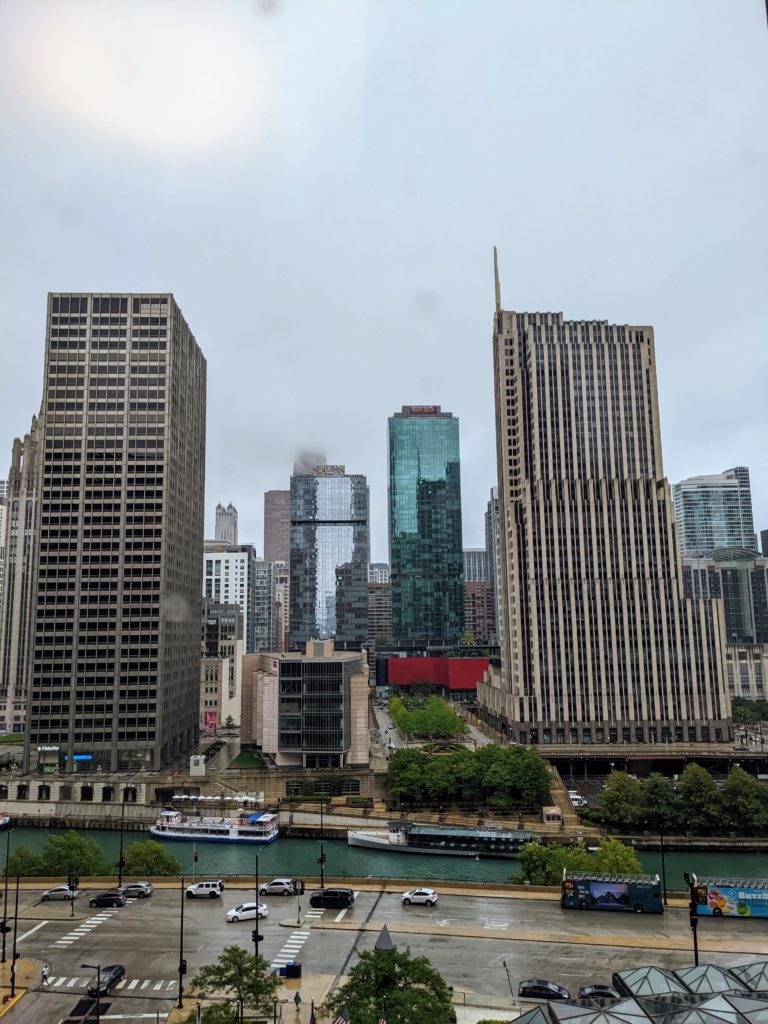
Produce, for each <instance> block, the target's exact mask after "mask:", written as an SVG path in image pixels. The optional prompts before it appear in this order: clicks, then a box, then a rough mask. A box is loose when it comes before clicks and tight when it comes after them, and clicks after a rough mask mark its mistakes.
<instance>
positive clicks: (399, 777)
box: [387, 744, 549, 813]
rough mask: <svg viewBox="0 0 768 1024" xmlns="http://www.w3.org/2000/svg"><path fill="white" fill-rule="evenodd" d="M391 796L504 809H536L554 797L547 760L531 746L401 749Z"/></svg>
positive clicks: (392, 766) (392, 768) (391, 774)
mask: <svg viewBox="0 0 768 1024" xmlns="http://www.w3.org/2000/svg"><path fill="white" fill-rule="evenodd" d="M387 789H388V791H389V793H390V795H391V796H393V797H396V798H397V799H398V800H400V801H402V802H404V803H406V804H413V805H424V804H431V805H433V806H434V805H440V804H446V805H447V804H450V803H453V802H454V801H455V800H459V801H461V802H462V803H469V804H475V805H476V806H478V807H488V808H490V809H492V810H494V811H497V812H499V813H508V812H511V811H520V810H523V809H526V810H534V809H536V808H538V807H540V806H541V805H542V804H543V803H546V801H547V800H548V799H549V773H548V771H547V765H546V762H545V761H544V760H543V759H542V758H541V757H540V756H539V755H538V753H537V752H536V751H535V750H533V749H532V748H530V747H522V746H516V747H509V748H502V747H496V746H494V745H493V744H488V746H485V747H481V748H480V749H479V750H477V751H471V750H466V749H462V750H457V751H455V752H454V753H451V754H447V755H440V756H430V755H429V754H426V753H424V751H422V750H398V751H397V752H396V753H395V755H394V756H393V758H392V760H391V761H390V763H389V769H388V772H387Z"/></svg>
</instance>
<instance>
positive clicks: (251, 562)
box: [203, 540, 260, 654]
mask: <svg viewBox="0 0 768 1024" xmlns="http://www.w3.org/2000/svg"><path fill="white" fill-rule="evenodd" d="M259 561H260V559H259V557H258V555H257V554H256V548H255V547H254V546H253V545H252V544H229V543H227V542H226V541H216V540H207V541H205V545H204V553H203V597H207V598H210V599H211V600H213V601H218V602H220V603H222V604H236V605H238V606H239V608H240V610H241V612H242V613H243V631H244V632H243V636H244V639H245V650H246V653H247V654H252V653H253V652H254V651H255V650H256V607H255V603H256V592H257V579H256V577H257V571H258V570H257V565H258V563H259Z"/></svg>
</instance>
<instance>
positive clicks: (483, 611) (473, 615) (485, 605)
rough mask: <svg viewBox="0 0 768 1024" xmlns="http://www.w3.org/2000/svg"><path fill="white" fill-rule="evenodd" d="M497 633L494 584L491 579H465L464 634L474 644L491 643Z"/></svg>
mask: <svg viewBox="0 0 768 1024" xmlns="http://www.w3.org/2000/svg"><path fill="white" fill-rule="evenodd" d="M495 633H496V623H495V618H494V608H493V584H492V583H491V581H490V580H465V581H464V635H465V636H467V637H468V639H469V642H470V643H473V644H491V643H493V638H494V636H495Z"/></svg>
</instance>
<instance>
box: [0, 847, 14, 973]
mask: <svg viewBox="0 0 768 1024" xmlns="http://www.w3.org/2000/svg"><path fill="white" fill-rule="evenodd" d="M11 832H13V829H12V828H9V829H8V831H7V832H6V834H5V882H4V883H3V955H2V958H1V959H0V963H3V964H4V963H5V960H6V956H5V936H6V933H7V931H8V861H9V859H10V855H11Z"/></svg>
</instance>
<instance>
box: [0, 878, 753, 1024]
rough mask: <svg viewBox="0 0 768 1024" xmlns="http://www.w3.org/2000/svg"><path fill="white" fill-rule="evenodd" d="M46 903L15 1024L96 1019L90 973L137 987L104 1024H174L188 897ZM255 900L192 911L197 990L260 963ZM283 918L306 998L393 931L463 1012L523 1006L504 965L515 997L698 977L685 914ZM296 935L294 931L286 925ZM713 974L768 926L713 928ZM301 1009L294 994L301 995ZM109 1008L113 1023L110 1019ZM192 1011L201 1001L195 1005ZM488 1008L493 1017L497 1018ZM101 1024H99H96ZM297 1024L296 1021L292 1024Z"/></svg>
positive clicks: (267, 925)
mask: <svg viewBox="0 0 768 1024" xmlns="http://www.w3.org/2000/svg"><path fill="white" fill-rule="evenodd" d="M36 898H37V894H36V893H32V892H28V893H23V894H22V905H21V910H20V921H19V940H18V948H19V951H20V953H21V955H22V956H24V957H26V958H33V959H36V960H39V961H40V962H41V963H43V962H45V963H48V964H49V966H50V984H49V985H48V986H47V987H42V986H39V985H38V986H37V987H35V985H33V986H32V988H31V990H30V991H29V992H28V993H27V995H25V996H24V998H23V999H22V1000H21V1002H20V1003H19V1004H18V1005H17V1006H15V1007H13V1009H12V1010H11V1012H10V1014H9V1016H8V1020H9V1022H10V1024H14V1022H19V1024H39V1022H41V1021H45V1022H47V1021H51V1022H61V1021H66V1020H68V1018H69V1017H70V1016H71V1015H72V1014H73V1013H75V1012H83V1011H85V1010H88V1009H89V1008H90V1010H91V1014H92V1013H93V1005H92V1004H93V1001H92V1000H87V999H85V1001H83V999H84V997H85V993H86V988H87V986H88V984H89V983H90V982H91V981H92V980H93V977H94V973H95V972H94V971H92V970H89V969H87V968H84V967H83V966H82V965H83V964H101V965H102V966H106V965H108V964H113V963H121V964H124V966H125V968H126V979H125V982H124V983H123V984H121V986H120V987H119V989H118V990H117V991H116V992H115V993H114V995H113V996H110V997H109V998H108V999H106V1000H104V1001H103V1005H102V1019H106V1015H107V1014H109V1019H110V1020H114V1021H120V1020H129V1019H131V1020H139V1019H141V1018H142V1015H143V1019H145V1020H147V1021H152V1020H156V1019H159V1020H160V1021H164V1020H165V1019H166V1016H167V1014H168V1013H169V1011H170V1010H171V1008H172V1006H173V1005H174V1002H175V1000H176V998H177V996H178V962H179V925H180V911H181V898H180V892H177V891H174V890H168V889H160V890H156V892H155V895H154V896H153V897H151V898H150V899H148V900H137V901H134V902H130V903H128V904H127V905H126V906H125V907H122V908H119V909H115V910H112V909H104V910H89V908H88V905H87V897H86V898H84V897H81V898H80V899H79V900H78V901H77V903H76V912H77V916H76V918H75V919H74V920H72V919H70V918H69V917H67V916H65V915H66V914H67V912H68V908H65V907H62V906H54V905H53V904H42V905H41V904H36ZM248 898H252V892H250V891H246V890H227V891H226V892H225V894H224V899H223V900H222V901H220V900H216V901H213V900H210V901H209V900H185V901H184V908H183V909H184V957H185V959H186V960H187V962H188V966H189V975H188V978H187V980H191V978H192V977H193V975H194V973H195V971H196V970H197V969H198V968H199V967H201V966H203V965H204V964H207V963H211V962H213V961H214V960H215V959H216V957H217V956H218V954H219V953H220V952H221V950H222V949H223V947H224V946H226V945H231V944H234V943H236V944H239V945H241V946H243V947H244V948H247V949H249V950H251V949H252V948H253V943H252V941H251V932H252V929H253V927H254V922H252V921H243V922H239V923H237V924H227V923H226V921H225V919H224V918H225V913H226V911H227V909H229V908H230V907H233V906H236V905H237V904H238V903H239V902H241V901H243V900H245V899H248ZM264 899H265V902H267V904H268V905H269V908H270V914H269V917H268V918H267V919H266V920H264V921H262V922H261V924H260V928H259V930H260V933H261V934H262V935H263V936H264V941H263V942H262V943H261V953H262V955H263V956H264V957H265V958H266V959H267V960H268V961H269V962H270V963H271V964H273V965H274V966H276V967H277V966H280V965H282V964H284V963H285V962H286V961H288V960H294V959H295V960H298V961H300V962H301V964H302V969H303V975H304V980H303V981H302V985H305V984H307V983H308V982H309V980H310V979H311V978H312V977H314V976H322V977H323V978H324V979H326V980H325V981H324V985H325V987H326V988H327V986H328V985H329V984H333V983H334V981H335V980H337V979H338V978H339V977H340V975H341V974H342V973H344V972H345V971H346V970H348V967H349V965H350V964H352V963H354V962H355V959H356V954H357V953H359V952H362V951H363V950H367V949H371V948H372V946H373V944H374V943H375V940H376V937H377V935H378V932H379V930H380V928H381V926H383V924H385V923H386V924H387V926H388V928H389V930H390V932H391V935H392V939H393V941H394V942H395V944H396V945H397V946H405V945H407V946H409V947H410V949H411V952H412V953H413V954H423V955H424V956H427V957H428V958H429V959H430V961H431V962H432V963H433V964H434V966H435V967H436V968H437V969H438V970H439V971H440V973H441V974H442V975H443V977H444V978H445V980H446V981H447V982H448V984H450V985H453V986H454V989H455V991H456V993H457V998H459V997H460V994H461V993H468V997H467V998H468V1000H469V1001H470V1002H474V1003H478V1004H482V1000H483V999H489V998H490V999H491V1000H493V1001H496V1002H499V1003H504V1001H505V999H506V998H507V997H508V996H509V988H508V982H507V975H506V972H505V968H504V961H505V960H506V961H507V965H508V967H509V971H510V975H511V979H512V983H513V985H514V986H515V987H516V986H517V984H518V983H519V982H520V981H522V980H523V979H525V978H530V977H545V978H548V979H550V980H552V981H556V982H558V983H560V984H563V985H565V986H566V987H567V988H568V989H569V990H570V991H571V992H574V993H575V990H576V989H578V987H579V986H580V985H583V984H588V983H590V982H610V980H611V973H612V972H613V971H620V970H625V969H627V968H629V967H636V966H640V965H643V964H656V965H658V966H662V967H667V968H670V969H674V968H677V967H682V966H687V965H689V964H691V963H692V954H691V952H690V932H689V930H688V918H687V913H686V911H685V910H683V909H672V910H670V911H668V912H667V913H666V914H665V915H664V916H663V917H658V916H652V915H634V914H618V913H617V914H608V913H606V914H598V913H579V912H577V911H564V910H562V909H561V908H560V906H559V904H558V903H556V902H552V901H545V900H538V899H536V900H530V899H521V898H509V897H506V896H504V897H502V896H495V895H484V894H482V893H475V894H473V895H469V894H460V893H456V894H453V893H448V892H445V893H444V894H443V895H442V896H441V898H440V901H439V903H438V905H437V906H435V907H422V906H410V907H405V906H403V905H402V903H401V900H400V891H399V890H394V889H389V890H387V891H382V890H376V889H373V888H371V889H369V890H366V891H361V892H359V894H358V898H357V901H356V903H355V904H354V906H353V907H352V908H350V909H349V910H348V911H337V910H325V911H319V910H318V911H314V912H311V916H309V915H307V914H306V911H307V910H308V900H307V898H306V896H305V897H304V898H302V900H301V901H300V903H301V908H302V909H301V913H300V915H299V920H300V922H301V923H300V924H299V925H296V924H295V923H294V921H295V918H296V915H297V905H298V902H299V901H297V899H296V898H294V897H287V898H286V897H280V896H273V897H265V898H264ZM281 922H282V924H281ZM699 941H700V946H701V948H702V956H701V960H702V962H712V963H718V964H722V965H724V966H727V965H729V964H735V963H744V962H747V961H749V960H751V959H764V958H766V957H768V921H757V920H755V921H741V920H738V921H728V920H721V921H714V920H703V921H702V922H701V925H700V928H699ZM288 994H289V995H291V996H292V994H293V991H291V992H290V993H288ZM107 1004H108V1009H107ZM186 1005H188V1006H189V1007H190V1009H191V1008H192V1007H193V1006H194V1001H193V1000H189V998H187V1001H186ZM486 1005H487V1004H486ZM85 1019H86V1020H95V1016H93V1015H91V1016H90V1017H86V1018H85ZM290 1019H291V1021H293V1019H294V1015H293V1013H292V1012H291V1014H290Z"/></svg>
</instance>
